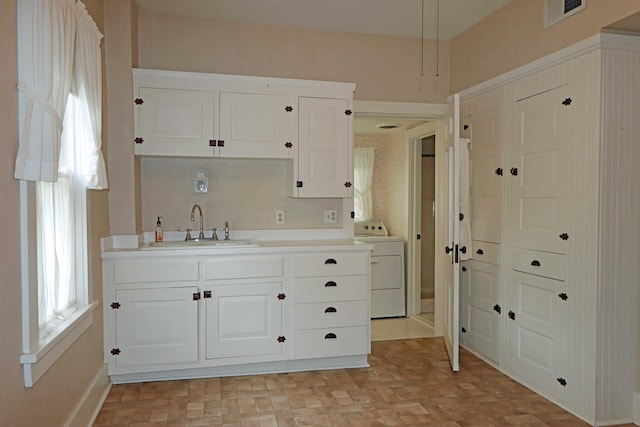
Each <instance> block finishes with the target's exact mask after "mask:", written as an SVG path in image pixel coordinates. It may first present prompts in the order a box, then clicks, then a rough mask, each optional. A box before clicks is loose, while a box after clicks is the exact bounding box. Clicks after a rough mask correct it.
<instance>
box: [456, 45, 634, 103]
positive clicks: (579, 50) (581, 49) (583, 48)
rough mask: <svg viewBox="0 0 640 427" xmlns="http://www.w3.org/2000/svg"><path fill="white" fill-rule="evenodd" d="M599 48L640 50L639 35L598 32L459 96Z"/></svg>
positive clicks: (518, 78)
mask: <svg viewBox="0 0 640 427" xmlns="http://www.w3.org/2000/svg"><path fill="white" fill-rule="evenodd" d="M600 48H607V49H615V50H627V51H628V50H632V51H640V37H638V36H634V35H628V34H613V33H600V34H596V35H593V36H591V37H588V38H586V39H584V40H582V41H579V42H577V43H575V44H573V45H571V46H568V47H566V48H564V49H560V50H558V51H556V52H553V53H550V54H549V55H547V56H544V57H542V58H540V59H537V60H535V61H533V62H530V63H528V64H526V65H523V66H521V67H518V68H515V69H513V70H511V71H507V72H506V73H504V74H501V75H499V76H497V77H494V78H492V79H489V80H486V81H484V82H482V83H479V84H477V85H475V86H471V87H469V88H467V89H464V90H462V91H460V98H462V99H464V98H469V97H471V96H475V95H479V94H481V93H484V92H487V91H490V90H493V89H496V88H498V87H501V86H505V85H507V84H509V83H512V82H514V81H516V80H520V79H522V78H524V77H527V76H530V75H532V74H535V73H538V72H540V71H542V70H544V69H547V68H549V67H552V66H554V65H558V64H561V63H563V62H566V61H569V60H571V59H574V58H577V57H579V56H582V55H584V54H587V53H589V52H592V51H594V50H597V49H600Z"/></svg>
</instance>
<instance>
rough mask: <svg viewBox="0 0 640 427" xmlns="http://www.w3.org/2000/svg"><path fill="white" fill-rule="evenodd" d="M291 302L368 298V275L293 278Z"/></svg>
mask: <svg viewBox="0 0 640 427" xmlns="http://www.w3.org/2000/svg"><path fill="white" fill-rule="evenodd" d="M291 295H292V301H293V303H295V304H297V303H313V302H329V301H354V300H368V299H369V276H336V277H304V278H294V279H292V283H291Z"/></svg>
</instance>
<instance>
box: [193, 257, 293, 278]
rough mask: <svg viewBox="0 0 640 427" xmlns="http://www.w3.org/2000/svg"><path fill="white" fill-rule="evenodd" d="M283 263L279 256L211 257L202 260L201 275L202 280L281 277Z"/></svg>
mask: <svg viewBox="0 0 640 427" xmlns="http://www.w3.org/2000/svg"><path fill="white" fill-rule="evenodd" d="M283 265H284V263H283V258H282V257H281V256H228V257H227V256H223V257H212V258H210V259H206V260H204V261H203V262H202V276H203V278H204V280H224V279H250V278H256V277H281V276H282V275H283V273H284V266H283Z"/></svg>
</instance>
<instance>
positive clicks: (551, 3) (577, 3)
mask: <svg viewBox="0 0 640 427" xmlns="http://www.w3.org/2000/svg"><path fill="white" fill-rule="evenodd" d="M586 1H587V0H545V2H544V27H545V28H547V27H549V26H551V25H553V24H555V23H557V22H560V21H562V20H563V19H565V18H568V17H569V16H571V15H573V14H575V13H578V12H580V11H581V10H583V9H584V8H585V7H586Z"/></svg>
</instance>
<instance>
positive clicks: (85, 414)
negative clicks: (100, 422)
mask: <svg viewBox="0 0 640 427" xmlns="http://www.w3.org/2000/svg"><path fill="white" fill-rule="evenodd" d="M109 390H111V381H109V375H108V374H107V365H106V364H105V365H103V366H102V368H100V370H99V371H98V373H96V376H95V377H93V380H92V381H91V383H90V384H89V387H87V390H86V391H85V392H84V394H83V395H82V398H81V399H80V401H79V402H78V404H77V405H76V407H75V408H74V409H73V412H72V413H71V416H70V417H69V419H68V420H67V422H66V423H65V424H64V427H91V426H92V425H93V423H94V421H95V420H96V418H97V417H98V413H99V412H100V409H101V408H102V404H103V403H104V401H105V400H106V399H107V395H108V394H109Z"/></svg>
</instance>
